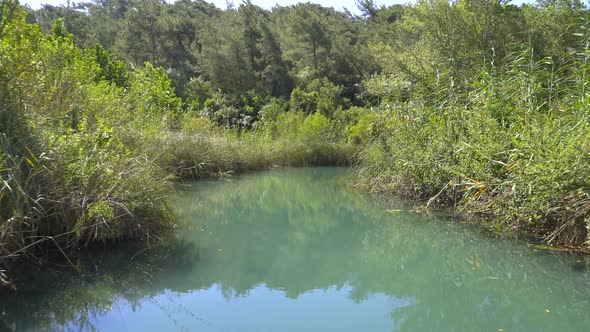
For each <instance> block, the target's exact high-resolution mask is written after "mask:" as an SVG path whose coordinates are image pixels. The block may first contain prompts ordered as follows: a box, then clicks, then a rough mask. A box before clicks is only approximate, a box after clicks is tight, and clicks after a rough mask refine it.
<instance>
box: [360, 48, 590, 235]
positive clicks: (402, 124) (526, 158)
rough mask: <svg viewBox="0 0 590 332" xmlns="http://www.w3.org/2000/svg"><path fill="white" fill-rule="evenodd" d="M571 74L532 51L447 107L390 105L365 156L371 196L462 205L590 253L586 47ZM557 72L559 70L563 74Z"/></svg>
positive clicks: (497, 223) (505, 225)
mask: <svg viewBox="0 0 590 332" xmlns="http://www.w3.org/2000/svg"><path fill="white" fill-rule="evenodd" d="M582 45H583V46H584V45H585V47H584V48H582V49H581V50H579V51H577V52H575V53H573V54H571V57H569V58H567V59H560V62H561V63H566V64H567V65H563V66H562V67H559V66H557V64H556V63H555V62H554V60H552V59H542V60H534V59H533V57H532V55H531V54H530V53H529V51H528V50H525V51H523V52H521V53H518V54H514V56H513V60H512V62H511V63H509V64H508V65H507V66H505V67H503V68H493V67H491V68H488V70H486V71H484V72H482V73H481V76H480V77H479V78H478V79H477V80H474V82H473V83H472V88H471V89H470V90H469V91H468V93H467V94H464V95H461V96H459V97H458V98H456V99H455V100H456V101H455V102H452V99H449V100H447V101H445V103H442V104H441V103H432V102H421V101H420V100H419V99H414V100H413V101H412V102H409V103H405V104H401V105H397V106H395V107H386V106H383V105H382V106H381V107H380V108H379V110H380V111H379V112H380V113H381V117H379V118H378V121H373V124H374V126H378V127H381V128H382V132H381V133H379V134H378V135H376V136H375V137H373V138H372V142H371V143H370V144H369V145H368V147H367V148H366V149H365V150H364V151H363V152H362V154H361V161H360V163H359V167H358V175H359V184H361V185H363V186H366V187H368V188H369V190H373V191H383V192H389V193H393V194H398V195H404V196H410V197H413V198H416V199H420V200H422V201H423V204H424V205H429V204H432V203H434V202H438V203H441V204H447V205H453V206H455V207H457V208H458V209H459V210H461V211H463V212H466V213H469V214H474V215H479V216H481V217H483V218H484V219H487V220H492V221H494V223H493V227H494V228H496V229H517V230H519V231H523V232H525V233H528V234H529V235H531V236H534V237H535V238H537V239H538V240H539V241H542V242H545V243H549V244H556V245H576V246H582V245H589V244H590V243H589V240H590V237H589V233H588V228H589V227H590V182H589V179H590V155H589V150H588V148H589V146H588V145H589V143H588V142H590V136H589V135H590V127H589V126H588V116H589V115H590V113H589V112H590V110H589V108H588V106H589V105H588V101H587V92H586V89H587V87H586V84H587V81H588V79H587V78H586V75H585V73H586V71H587V69H588V68H589V67H588V63H587V54H588V52H587V42H583V43H582ZM555 68H559V69H558V70H556V69H555Z"/></svg>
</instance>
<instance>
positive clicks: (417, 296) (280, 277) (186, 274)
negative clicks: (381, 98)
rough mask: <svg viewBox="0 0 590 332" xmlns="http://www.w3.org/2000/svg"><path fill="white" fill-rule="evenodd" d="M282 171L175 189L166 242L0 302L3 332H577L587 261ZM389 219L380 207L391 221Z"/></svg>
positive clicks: (585, 301)
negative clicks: (178, 225) (177, 226)
mask: <svg viewBox="0 0 590 332" xmlns="http://www.w3.org/2000/svg"><path fill="white" fill-rule="evenodd" d="M346 176H347V171H346V170H344V169H339V168H285V169H277V170H273V171H268V172H261V173H256V174H251V175H244V176H239V177H233V178H231V179H229V180H215V181H198V182H194V183H187V184H185V185H182V186H181V187H180V192H179V193H178V197H177V198H176V199H175V202H174V205H175V207H176V209H177V211H178V213H179V217H180V219H181V220H182V222H183V223H184V224H185V225H187V226H185V227H183V228H182V230H180V231H179V232H177V233H176V234H174V236H172V237H170V238H169V239H166V241H165V242H166V244H165V245H155V246H153V247H152V248H151V249H149V250H141V249H140V248H135V247H134V246H133V245H127V246H126V247H125V248H120V249H119V250H115V251H109V252H106V253H105V252H100V251H97V252H92V253H89V254H87V255H86V256H87V257H80V258H79V260H78V261H77V262H76V264H78V266H79V272H77V273H72V272H64V271H63V270H60V269H57V268H53V269H52V270H55V272H54V273H50V272H43V273H37V274H33V275H31V281H29V282H28V283H27V284H28V285H27V286H26V287H25V288H24V289H21V290H20V291H19V293H18V294H17V295H14V296H10V297H6V296H4V297H3V298H0V317H1V319H2V321H1V322H0V331H3V330H8V331H12V330H18V331H27V330H80V329H82V330H98V331H499V330H503V331H586V330H587V329H588V327H589V326H590V271H589V269H588V268H587V263H588V259H587V258H586V257H579V256H575V255H571V254H563V253H554V252H546V251H537V250H533V249H530V248H529V247H527V246H526V245H525V244H522V243H519V242H516V241H514V240H508V239H502V238H498V237H492V236H490V235H489V234H485V233H482V232H481V231H480V230H478V228H477V227H473V226H469V225H465V224H463V223H461V222H459V221H458V220H452V219H451V218H450V217H442V215H427V214H423V213H417V212H412V211H411V209H409V208H408V207H407V206H406V205H404V204H402V203H399V202H398V203H396V202H393V203H392V202H388V203H385V202H381V201H378V200H375V199H373V198H371V197H370V196H366V195H362V194H360V193H358V192H355V191H354V190H351V189H350V188H348V187H347V186H346V180H347V178H346ZM386 210H389V212H387V211H386Z"/></svg>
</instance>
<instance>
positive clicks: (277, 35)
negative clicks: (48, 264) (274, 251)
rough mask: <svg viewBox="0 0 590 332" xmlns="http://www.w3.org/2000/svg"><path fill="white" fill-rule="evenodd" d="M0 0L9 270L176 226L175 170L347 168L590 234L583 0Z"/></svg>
mask: <svg viewBox="0 0 590 332" xmlns="http://www.w3.org/2000/svg"><path fill="white" fill-rule="evenodd" d="M358 5H359V9H360V11H361V15H354V14H351V13H348V12H346V13H343V12H339V11H336V10H334V9H332V8H325V7H322V6H319V5H314V4H310V3H306V4H298V5H295V6H289V7H279V6H277V7H274V8H273V9H272V10H270V11H269V10H264V9H262V8H259V7H257V6H255V5H253V4H251V3H250V2H248V1H245V2H243V3H241V4H240V5H239V6H238V7H232V6H230V7H229V8H228V9H226V10H220V9H218V8H216V7H215V6H213V5H211V4H208V3H207V2H205V1H202V0H198V1H189V0H182V1H176V2H174V3H171V4H168V3H163V2H160V1H157V0H149V1H135V0H131V1H127V0H104V1H92V2H85V3H79V4H74V5H72V6H69V5H68V6H67V7H54V6H49V5H46V6H44V7H43V8H42V9H40V10H37V11H34V10H31V9H27V8H23V7H21V6H20V5H19V4H18V3H17V2H16V1H12V0H2V2H1V5H0V6H1V7H0V13H1V14H0V98H1V100H0V107H1V109H0V146H1V149H0V174H1V176H2V183H1V184H0V206H1V208H0V264H2V265H0V273H1V274H0V278H3V279H5V278H4V273H3V272H2V271H4V270H5V269H6V268H7V267H9V266H10V264H11V263H12V262H14V261H15V260H17V259H19V258H21V257H30V258H35V259H38V258H41V257H43V255H44V254H46V253H47V252H56V253H58V254H59V255H67V254H68V252H71V251H72V250H73V249H76V248H79V247H80V246H88V245H90V244H92V243H95V242H97V241H113V240H117V239H127V238H142V239H150V238H152V237H154V236H157V235H158V234H161V232H163V231H164V230H165V229H169V228H172V227H174V222H175V217H174V215H173V213H172V212H171V210H170V208H169V207H168V203H167V201H166V196H167V195H168V194H169V193H170V192H171V189H172V188H171V187H172V185H171V183H172V180H174V179H179V178H183V177H203V176H226V175H227V174H230V173H232V172H240V171H247V170H255V169H263V168H268V167H272V166H275V165H345V164H346V165H349V164H352V163H354V164H355V165H356V166H357V169H358V179H357V183H358V184H359V185H361V186H363V187H365V188H367V189H368V190H371V191H378V192H383V193H391V194H396V195H403V196H409V197H411V198H415V199H418V200H421V201H422V202H423V203H421V204H426V205H429V204H433V203H438V204H448V205H453V206H455V207H457V208H459V209H461V210H462V211H464V212H466V213H472V214H474V215H479V216H483V217H485V218H486V219H487V220H491V221H493V222H494V223H493V226H494V228H496V229H517V230H519V231H523V232H526V233H528V234H531V235H533V236H535V237H537V238H539V239H541V240H543V242H545V243H548V244H566V245H577V246H581V245H586V246H587V245H588V241H589V236H588V234H589V232H588V228H589V227H590V183H589V181H590V154H589V153H590V151H589V149H590V145H589V144H590V143H589V142H590V127H589V126H588V116H589V115H590V110H589V109H588V100H587V99H588V92H587V84H588V81H589V79H588V74H587V71H588V70H589V69H590V64H589V63H588V55H589V54H590V53H589V52H588V48H589V45H590V34H589V33H588V28H589V27H590V25H589V23H588V21H587V19H588V12H587V10H586V9H585V7H584V5H582V4H581V3H579V2H578V1H565V0H552V1H539V2H538V3H537V4H535V5H522V6H520V7H518V6H514V5H510V4H508V3H506V2H504V1H499V0H459V1H454V2H452V3H450V2H448V1H447V0H419V1H417V2H416V3H415V4H412V5H393V6H390V7H378V6H376V5H375V3H374V2H373V1H372V0H362V1H359V3H358Z"/></svg>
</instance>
